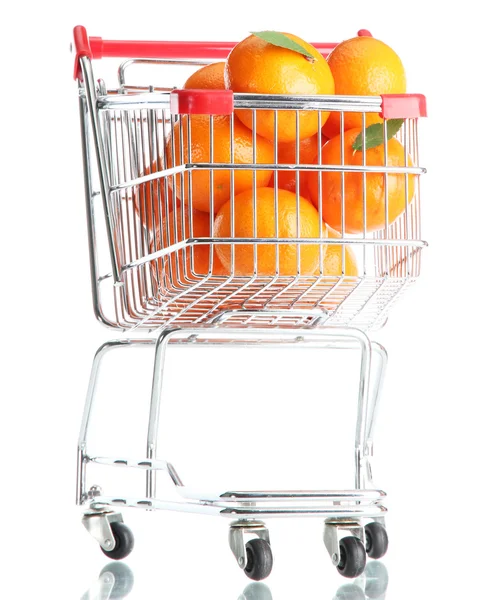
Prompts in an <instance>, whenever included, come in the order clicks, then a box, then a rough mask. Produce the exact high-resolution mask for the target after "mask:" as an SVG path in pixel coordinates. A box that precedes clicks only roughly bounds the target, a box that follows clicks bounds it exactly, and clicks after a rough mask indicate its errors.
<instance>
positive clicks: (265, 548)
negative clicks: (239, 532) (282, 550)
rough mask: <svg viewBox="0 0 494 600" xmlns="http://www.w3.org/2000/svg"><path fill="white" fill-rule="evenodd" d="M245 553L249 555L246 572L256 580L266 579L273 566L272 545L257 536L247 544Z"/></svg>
mask: <svg viewBox="0 0 494 600" xmlns="http://www.w3.org/2000/svg"><path fill="white" fill-rule="evenodd" d="M245 553H246V555H247V565H246V567H245V569H244V573H245V574H246V575H247V577H249V578H250V579H253V580H254V581H261V579H266V577H268V575H269V574H270V573H271V569H272V568H273V553H272V552H271V546H270V545H269V544H268V542H266V540H261V539H260V538H256V539H254V540H250V541H248V542H247V543H246V544H245Z"/></svg>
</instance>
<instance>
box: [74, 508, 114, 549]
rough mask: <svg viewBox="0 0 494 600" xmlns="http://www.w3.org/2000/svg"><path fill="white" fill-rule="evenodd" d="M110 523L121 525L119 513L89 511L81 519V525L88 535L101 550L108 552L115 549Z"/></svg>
mask: <svg viewBox="0 0 494 600" xmlns="http://www.w3.org/2000/svg"><path fill="white" fill-rule="evenodd" d="M111 523H123V518H122V515H121V513H115V512H112V511H100V510H91V511H89V512H87V513H85V514H84V516H83V517H82V524H83V525H84V527H85V528H86V529H87V530H88V532H89V534H90V535H91V536H92V537H93V538H94V539H95V540H96V541H97V542H98V544H99V545H100V546H101V548H103V550H106V551H109V552H111V551H112V550H114V549H115V537H114V535H113V532H112V529H111V526H110V524H111Z"/></svg>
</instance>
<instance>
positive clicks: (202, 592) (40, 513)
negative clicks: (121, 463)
mask: <svg viewBox="0 0 494 600" xmlns="http://www.w3.org/2000/svg"><path fill="white" fill-rule="evenodd" d="M438 4H439V3H433V2H425V1H422V0H416V1H415V2H406V3H405V2H401V1H399V0H393V1H388V0H382V1H381V2H379V3H376V2H368V1H365V2H356V1H355V0H352V2H344V3H343V2H341V3H330V2H321V1H319V0H312V1H311V2H297V3H294V2H279V3H278V2H267V1H266V0H264V1H263V2H258V1H255V0H250V1H249V2H246V3H233V2H231V1H230V2H224V1H219V0H211V1H209V2H204V1H203V2H195V1H189V2H184V3H174V2H172V3H167V2H156V1H154V0H148V2H145V3H132V2H123V1H122V2H119V3H114V2H105V3H102V2H94V1H87V2H85V3H78V4H77V5H76V4H70V5H69V4H67V3H66V4H61V3H55V2H53V1H47V2H37V3H34V2H28V3H16V4H14V5H12V4H11V5H10V8H9V17H8V18H5V19H3V20H2V26H1V29H2V33H1V36H0V43H1V47H2V54H1V56H2V77H1V81H2V93H1V95H0V102H1V104H2V133H1V139H2V147H3V158H2V189H3V204H4V209H3V213H2V219H1V221H0V222H1V227H2V235H1V236H0V243H1V244H2V253H1V256H2V265H3V269H4V272H5V270H6V273H5V277H4V278H3V284H2V295H1V301H2V314H3V317H4V323H3V336H2V342H3V343H2V348H3V354H2V356H3V358H2V413H1V419H0V429H1V435H0V444H1V453H0V457H1V461H2V478H1V480H0V482H1V483H0V486H1V494H0V502H1V503H2V519H3V520H2V527H1V532H2V534H1V537H2V547H3V550H4V553H3V564H2V565H1V567H0V572H2V591H3V594H4V595H5V596H6V597H12V598H29V597H33V598H53V599H55V598H64V599H67V598H81V597H82V596H83V594H84V593H85V591H86V590H87V589H88V588H89V587H90V586H91V585H92V584H93V583H94V581H96V580H97V579H98V574H99V572H100V570H101V568H102V567H104V565H105V564H106V563H107V562H108V561H107V560H106V559H105V557H104V556H103V555H102V554H101V552H100V551H99V550H98V548H97V546H96V545H95V543H94V542H93V541H92V540H91V539H90V537H89V536H88V535H87V534H86V533H85V531H84V530H83V528H82V526H81V525H80V522H79V521H80V514H81V511H80V509H78V508H76V507H75V506H74V495H75V494H74V492H75V456H76V455H75V448H76V440H77V434H78V427H79V421H80V417H81V412H82V406H83V401H84V396H85V390H86V386H87V380H88V376H89V370H90V366H91V361H92V355H93V353H94V351H95V350H96V348H97V347H98V346H99V344H100V343H101V342H103V341H104V340H106V339H109V338H112V337H115V336H116V334H115V333H114V332H111V331H106V330H104V329H103V328H102V327H101V326H100V325H98V324H97V323H96V321H95V319H94V317H93V315H92V309H91V300H90V279H89V267H88V257H87V241H86V223H85V208H84V197H83V178H82V165H81V154H80V140H79V121H78V111H77V99H76V85H75V83H74V81H73V80H72V78H71V77H72V69H73V63H72V61H73V58H72V56H71V55H70V54H69V44H70V42H71V35H72V28H73V26H74V25H76V24H83V25H85V26H86V27H87V29H88V33H89V34H90V35H96V36H102V37H104V38H108V39H125V38H129V39H132V38H133V39H177V40H179V39H198V40H199V39H203V40H207V39H222V40H239V39H242V38H243V37H245V36H246V35H247V34H248V32H249V31H251V30H261V29H276V30H282V31H283V30H284V31H289V32H293V33H296V34H297V35H299V36H301V37H302V38H305V39H308V40H310V41H336V40H340V39H343V38H348V37H352V36H353V35H354V34H355V33H356V31H357V30H358V29H360V28H367V29H369V30H370V31H371V32H372V33H373V34H374V35H375V37H378V38H380V39H382V40H383V41H385V42H387V43H388V44H389V45H391V46H392V47H393V48H394V49H395V50H396V51H397V52H398V54H399V55H400V56H401V58H402V60H403V62H404V64H405V67H406V70H407V75H408V82H409V91H415V92H421V93H424V94H426V96H427V97H428V108H429V119H428V121H427V123H424V126H423V127H422V131H423V136H422V148H421V162H422V164H423V166H426V167H427V168H428V174H427V175H426V176H425V177H424V178H423V233H424V238H425V239H427V240H428V241H429V243H430V247H429V248H428V249H427V250H426V251H424V253H423V275H422V276H421V278H420V280H419V282H418V284H417V285H416V286H415V287H414V288H413V289H412V290H410V291H409V292H408V294H406V295H405V296H404V298H403V299H402V300H401V302H400V303H399V304H398V305H397V306H396V307H395V309H394V310H393V311H392V313H391V317H390V319H389V322H388V324H387V326H386V327H385V328H384V329H383V330H382V331H380V332H379V333H378V334H376V336H375V338H376V339H377V340H378V341H380V342H382V343H383V344H384V345H385V346H386V347H387V349H388V352H389V355H390V363H389V369H388V375H387V379H386V383H385V390H384V396H383V405H382V411H381V415H380V417H381V419H380V423H379V428H378V432H377V434H378V436H377V437H378V439H377V446H376V466H375V475H376V482H377V484H378V485H379V486H381V487H382V488H383V489H385V490H386V491H387V492H388V493H389V496H390V498H389V502H388V505H389V509H390V514H389V519H388V529H389V532H390V540H391V546H390V551H389V555H388V556H387V557H386V559H385V561H383V562H384V564H385V565H386V567H387V570H388V572H389V580H390V584H389V588H388V591H387V595H386V598H387V600H398V599H400V600H408V599H412V598H413V599H415V598H446V597H449V598H460V597H479V596H480V597H490V596H491V595H492V588H491V585H490V581H489V574H490V565H492V562H493V560H494V544H493V543H492V535H491V529H490V512H491V506H490V503H491V496H490V495H489V491H490V485H491V480H492V475H491V474H492V460H491V446H492V422H493V409H492V401H493V399H494V398H493V392H492V383H491V382H492V375H491V374H492V359H493V353H492V345H490V344H489V342H490V341H491V339H492V334H493V333H494V331H493V318H492V292H491V278H492V268H493V267H492V265H493V260H492V259H493V245H492V223H493V216H494V215H493V210H494V209H493V195H492V159H493V146H492V141H491V138H492V123H491V121H492V119H491V110H490V108H489V101H488V97H487V93H488V89H489V87H490V84H491V81H490V80H491V74H492V58H493V52H492V45H491V39H490V37H491V34H490V25H489V22H490V20H489V18H488V17H487V13H486V12H485V10H486V9H483V8H481V6H482V4H481V3H480V2H475V1H471V2H469V3H468V5H467V6H466V7H465V5H464V4H463V3H462V4H460V3H455V2H450V3H448V4H447V7H445V8H444V9H440V8H439V7H438ZM172 83H177V84H178V85H179V84H180V82H172ZM301 360H302V359H301ZM272 364H273V377H274V379H276V377H277V373H280V371H281V365H280V364H278V363H276V361H273V363H272ZM191 370H192V374H193V373H194V371H193V369H191ZM131 372H132V367H130V369H128V370H126V371H125V372H122V373H120V377H121V378H123V377H128V376H129V373H131ZM252 373H253V371H252V370H251V371H249V372H248V373H246V378H247V380H248V381H249V382H250V385H251V386H252V391H253V396H254V395H255V394H256V393H257V390H256V384H255V379H254V378H253V375H252ZM299 374H300V377H301V378H304V377H305V378H306V380H307V382H309V381H310V382H311V385H310V386H309V387H311V389H312V388H313V385H314V381H318V382H319V383H320V386H322V388H323V390H324V391H327V394H328V398H329V397H334V394H333V396H332V391H334V390H335V389H339V387H338V386H341V384H337V383H336V379H337V377H336V375H331V374H328V373H326V372H325V371H324V370H322V369H320V368H316V367H314V368H313V369H311V366H310V365H306V364H301V366H300V371H299ZM332 377H333V378H334V379H332ZM191 378H192V377H191ZM216 378H217V374H215V371H214V369H213V370H212V375H211V376H210V377H208V376H207V375H206V376H204V377H203V379H202V381H201V384H202V386H201V387H200V389H199V390H196V392H194V394H192V392H191V394H190V398H192V399H195V400H196V401H197V403H198V406H199V405H200V409H199V408H197V409H196V411H195V409H194V404H193V402H191V403H190V404H189V410H188V411H187V416H188V418H189V419H191V420H192V422H193V423H194V422H195V423H197V419H198V417H197V415H200V419H202V421H203V422H205V423H207V428H208V431H210V435H211V439H215V440H218V436H221V435H222V433H221V432H222V431H224V432H227V434H228V435H227V436H226V440H225V445H224V450H225V454H228V455H229V456H232V455H235V454H236V455H237V456H238V457H239V460H240V459H241V461H243V462H242V464H243V465H244V466H246V468H247V471H249V461H248V460H245V457H246V455H247V454H248V452H249V447H250V446H252V445H253V446H256V443H259V440H262V439H263V440H265V442H266V444H267V445H268V447H270V448H271V451H272V452H274V453H275V454H276V456H277V457H278V458H280V459H282V458H283V456H284V451H283V445H282V444H286V445H287V446H288V448H289V452H287V456H288V457H289V460H290V461H291V460H293V459H292V455H295V462H294V463H293V465H294V469H295V472H299V471H300V466H301V464H302V461H306V462H305V463H304V465H305V468H306V469H308V472H309V473H311V472H313V473H314V475H315V477H316V479H317V477H319V479H321V473H322V474H324V471H323V470H324V468H326V469H327V473H328V486H331V481H330V476H331V472H332V465H333V464H336V463H338V462H339V455H338V454H336V455H335V453H334V452H332V451H329V450H328V453H327V455H325V453H324V451H325V444H326V440H325V439H324V433H325V431H326V432H327V436H328V437H327V440H328V443H329V441H331V440H332V439H333V434H334V432H335V431H339V430H340V427H339V419H340V418H341V417H340V415H339V413H338V414H337V415H336V413H332V415H333V416H332V417H331V415H329V416H328V417H327V419H326V427H322V426H321V417H320V414H321V413H320V412H319V411H320V410H322V406H323V403H321V404H320V405H318V404H317V402H314V403H313V404H312V405H311V406H306V405H305V403H304V402H300V404H299V405H297V404H296V402H297V399H296V398H295V399H293V402H295V404H291V406H292V407H293V406H295V407H297V406H298V408H299V416H300V420H301V422H302V421H303V426H302V424H301V425H300V427H299V430H298V431H296V433H294V435H293V437H292V438H290V437H289V436H285V437H284V438H283V437H281V438H280V437H277V435H278V434H277V431H276V420H275V419H273V414H272V411H266V412H267V416H266V419H267V421H266V423H263V424H262V427H260V426H259V423H258V422H257V421H255V422H254V420H253V419H250V418H249V416H250V415H251V412H250V411H249V400H248V397H245V394H244V396H243V397H242V398H241V399H239V397H238V394H237V393H236V391H235V386H234V385H232V393H231V406H230V409H229V410H228V407H225V408H224V409H223V410H220V409H218V408H217V407H216V406H215V402H214V400H215V384H216V383H217V380H216ZM120 383H122V381H121V380H120ZM182 386H183V387H185V388H186V386H187V375H183V381H182ZM196 387H197V386H196ZM343 388H344V386H343ZM143 389H144V388H143ZM185 391H186V390H185ZM114 399H117V401H118V395H116V393H115V396H114ZM176 400H177V402H178V404H179V405H180V402H179V400H180V397H179V398H177V399H176ZM142 402H143V403H145V402H147V395H146V394H143V399H142ZM273 402H276V403H278V406H279V409H280V411H281V414H283V412H284V409H285V408H286V398H285V397H284V396H283V395H282V394H279V395H276V394H274V395H273ZM205 406H206V407H209V411H208V410H205V409H204V407H205ZM117 410H118V407H117ZM293 412H294V411H293V410H292V411H291V413H290V414H292V413H293ZM295 414H296V413H295ZM208 415H209V420H208ZM256 415H258V413H256ZM292 416H293V414H292ZM268 417H270V418H271V421H269V419H268ZM177 418H178V417H177ZM195 418H196V420H195V421H194V419H195ZM311 420H312V423H311ZM270 423H271V424H270ZM179 427H183V433H184V436H185V435H186V433H187V432H188V431H190V428H189V427H188V425H187V424H186V423H184V422H183V421H180V425H179ZM209 428H211V429H210V430H209ZM233 428H234V430H233ZM314 428H315V429H314ZM285 433H286V432H285ZM233 434H235V435H233ZM129 436H131V437H132V430H131V429H129ZM177 437H180V436H177ZM192 437H194V436H192ZM314 440H317V441H318V442H320V450H317V451H316V452H315V453H313V455H309V459H308V460H306V456H305V455H304V450H308V449H312V448H313V442H314ZM190 444H191V447H192V448H195V447H196V445H198V446H199V447H198V449H197V451H198V452H202V449H203V448H204V446H203V444H204V442H203V441H200V440H199V439H197V440H196V441H194V439H192V440H190ZM257 449H259V448H257ZM294 449H295V450H296V452H294ZM297 455H298V456H299V458H296V457H297ZM297 461H298V462H297ZM250 469H251V471H250V473H249V472H247V473H246V476H247V477H251V476H253V475H255V474H256V473H259V472H260V471H261V470H262V464H261V468H260V465H259V462H255V463H254V464H252V463H251V464H250ZM287 472H288V471H287ZM275 476H276V473H273V477H275ZM125 517H126V522H127V523H128V524H130V525H131V526H132V528H133V530H134V532H135V535H136V539H137V541H136V549H135V551H134V553H133V555H132V556H131V557H129V559H128V561H127V564H128V565H129V567H130V568H131V569H132V571H133V573H134V579H135V585H134V590H133V592H132V595H131V596H129V598H176V599H179V598H191V597H195V598H198V597H201V598H206V599H209V598H211V599H213V598H214V599H218V600H219V599H225V600H226V599H229V600H230V599H231V600H233V599H234V598H235V599H236V598H238V597H239V595H240V594H241V592H242V590H243V589H244V587H245V586H246V585H247V583H248V581H247V580H246V579H245V577H244V575H243V574H242V573H241V571H240V570H239V569H237V568H236V567H235V564H234V560H233V557H232V556H231V554H230V551H229V549H228V547H227V541H226V539H227V538H226V533H227V522H226V521H225V522H222V521H220V520H219V519H214V518H209V517H202V516H200V515H183V514H180V513H159V514H148V513H138V512H137V511H134V512H132V511H128V513H126V515H125ZM321 528H322V526H321V523H319V522H318V521H317V520H316V521H308V520H298V521H294V522H292V521H289V520H288V521H277V522H273V523H270V530H271V536H272V541H273V547H274V553H275V568H274V571H273V574H272V576H271V577H270V579H269V580H268V582H267V583H268V585H269V587H270V589H271V593H272V596H273V598H275V600H279V599H281V598H283V599H285V600H291V599H292V598H293V599H295V598H301V597H309V598H311V597H312V598H333V597H335V596H336V595H337V593H338V592H337V590H338V587H339V586H341V585H342V584H344V583H345V581H343V580H341V579H340V578H339V577H338V576H337V575H336V574H335V573H334V570H333V568H332V567H331V564H330V560H329V556H328V555H327V553H326V552H325V549H324V546H323V544H322V536H321ZM340 594H341V592H340Z"/></svg>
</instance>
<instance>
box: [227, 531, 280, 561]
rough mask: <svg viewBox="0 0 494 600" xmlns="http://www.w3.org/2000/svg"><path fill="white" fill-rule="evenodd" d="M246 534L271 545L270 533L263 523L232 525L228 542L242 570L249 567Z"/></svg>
mask: <svg viewBox="0 0 494 600" xmlns="http://www.w3.org/2000/svg"><path fill="white" fill-rule="evenodd" d="M245 534H251V535H252V537H255V536H257V537H258V538H260V539H261V540H265V541H266V542H267V543H268V544H269V543H270V541H269V531H268V529H267V528H266V526H265V524H264V523H263V522H262V521H236V522H234V523H232V524H231V525H230V531H229V534H228V542H229V544H230V549H231V551H232V552H233V554H234V556H235V558H236V560H237V564H238V566H239V567H240V568H241V569H242V570H244V569H245V567H246V566H247V555H246V552H245Z"/></svg>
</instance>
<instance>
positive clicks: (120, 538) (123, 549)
mask: <svg viewBox="0 0 494 600" xmlns="http://www.w3.org/2000/svg"><path fill="white" fill-rule="evenodd" d="M110 527H111V530H112V533H113V537H114V538H115V548H113V550H105V549H104V548H101V551H102V552H103V554H105V555H106V556H108V558H111V559H113V560H121V559H122V558H126V557H127V556H129V554H130V553H131V552H132V550H133V548H134V535H133V534H132V531H131V530H130V529H129V528H128V527H127V525H124V524H123V523H119V522H115V523H111V524H110Z"/></svg>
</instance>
